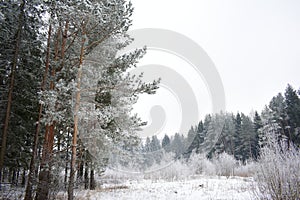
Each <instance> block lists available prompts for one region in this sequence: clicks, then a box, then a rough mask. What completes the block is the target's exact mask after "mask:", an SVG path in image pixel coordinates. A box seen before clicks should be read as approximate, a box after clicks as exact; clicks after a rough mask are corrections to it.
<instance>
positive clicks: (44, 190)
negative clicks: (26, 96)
mask: <svg viewBox="0 0 300 200" xmlns="http://www.w3.org/2000/svg"><path fill="white" fill-rule="evenodd" d="M68 27H69V22H68V21H66V24H65V28H64V32H63V33H62V32H61V29H58V31H57V36H56V38H55V39H56V41H55V45H54V46H55V48H54V60H55V61H58V59H59V52H61V55H60V59H61V61H62V62H61V66H60V67H61V68H62V67H63V63H64V61H63V60H64V55H65V46H66V41H67V39H68V37H67V32H68ZM61 34H62V35H61ZM60 38H62V40H61V46H59V42H60ZM59 47H60V48H59ZM56 71H57V69H56V68H55V67H54V66H53V68H52V70H51V77H52V78H53V79H52V81H51V82H50V88H49V89H50V90H54V89H55V83H54V81H55V76H56ZM55 125H56V122H55V121H53V122H52V124H50V125H46V131H45V139H44V144H43V151H42V161H41V166H40V167H41V170H40V174H39V183H38V187H37V194H36V198H35V199H36V200H45V199H48V196H49V190H50V185H51V176H50V174H51V167H52V153H53V146H54V137H55Z"/></svg>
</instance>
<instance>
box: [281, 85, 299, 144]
mask: <svg viewBox="0 0 300 200" xmlns="http://www.w3.org/2000/svg"><path fill="white" fill-rule="evenodd" d="M284 95H285V104H286V113H287V122H288V126H286V127H285V128H286V129H287V132H288V135H287V137H288V140H289V141H293V142H294V143H295V144H296V145H298V144H300V137H299V133H298V128H297V127H300V99H299V96H298V95H297V92H296V90H294V89H293V87H292V86H291V85H288V86H287V88H286V90H285V94H284Z"/></svg>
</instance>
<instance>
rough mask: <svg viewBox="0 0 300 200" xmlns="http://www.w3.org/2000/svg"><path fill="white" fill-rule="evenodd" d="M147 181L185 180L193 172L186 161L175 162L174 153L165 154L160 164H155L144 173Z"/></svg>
mask: <svg viewBox="0 0 300 200" xmlns="http://www.w3.org/2000/svg"><path fill="white" fill-rule="evenodd" d="M144 174H145V176H144V177H145V178H146V179H151V180H160V179H163V180H168V181H174V180H184V179H187V178H188V177H189V176H190V175H191V171H190V169H189V167H188V165H187V163H186V162H185V161H184V160H175V159H174V153H164V155H163V158H162V160H161V162H160V164H157V163H156V164H154V165H152V166H151V167H150V168H148V169H147V170H145V172H144Z"/></svg>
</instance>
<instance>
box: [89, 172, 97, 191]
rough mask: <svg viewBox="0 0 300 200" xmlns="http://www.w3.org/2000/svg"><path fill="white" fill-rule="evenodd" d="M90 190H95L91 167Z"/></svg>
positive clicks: (93, 174)
mask: <svg viewBox="0 0 300 200" xmlns="http://www.w3.org/2000/svg"><path fill="white" fill-rule="evenodd" d="M90 179H91V180H90V190H95V189H96V181H95V173H94V169H93V167H91V175H90Z"/></svg>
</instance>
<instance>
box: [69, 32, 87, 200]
mask: <svg viewBox="0 0 300 200" xmlns="http://www.w3.org/2000/svg"><path fill="white" fill-rule="evenodd" d="M82 35H83V38H82V41H81V49H80V58H79V66H78V72H77V87H76V89H77V91H76V99H75V109H74V132H73V139H72V155H71V170H70V180H69V188H68V200H73V199H74V179H75V172H76V147H77V135H78V112H79V108H80V89H81V76H82V63H83V59H84V52H85V51H84V50H85V42H86V34H85V30H84V27H83V34H82Z"/></svg>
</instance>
